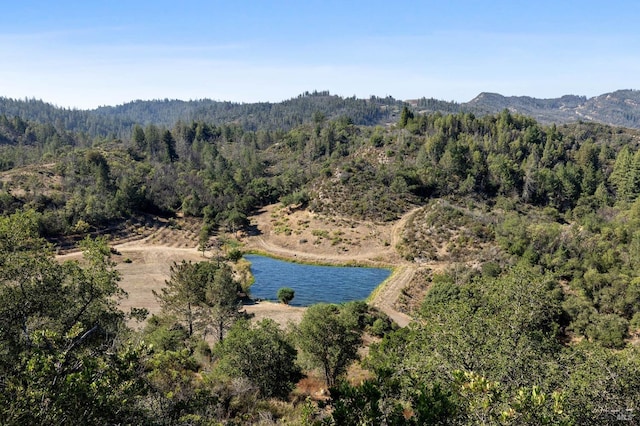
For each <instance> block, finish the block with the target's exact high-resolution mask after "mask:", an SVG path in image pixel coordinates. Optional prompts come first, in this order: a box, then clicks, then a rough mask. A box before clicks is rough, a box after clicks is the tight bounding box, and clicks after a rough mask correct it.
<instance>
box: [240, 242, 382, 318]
mask: <svg viewBox="0 0 640 426" xmlns="http://www.w3.org/2000/svg"><path fill="white" fill-rule="evenodd" d="M244 257H245V259H247V260H248V261H249V262H251V272H252V273H253V276H254V277H255V283H254V284H253V285H252V286H251V290H250V292H251V297H252V298H254V299H256V298H260V299H263V300H273V301H277V300H278V298H277V296H276V295H277V293H278V290H279V289H280V288H282V287H290V288H292V289H293V290H294V291H295V297H294V298H293V300H292V301H291V305H293V306H309V305H313V304H314V303H321V302H325V303H342V302H349V301H352V300H363V299H366V298H367V297H368V296H369V294H370V293H371V292H372V291H373V289H375V288H376V287H377V286H378V285H379V284H380V283H381V282H382V281H384V280H385V279H387V277H388V276H389V275H390V274H391V271H390V270H388V269H381V268H359V267H341V266H340V267H337V266H316V265H302V264H299V263H291V262H284V261H282V260H277V259H272V258H270V257H265V256H258V255H255V254H249V255H245V256H244Z"/></svg>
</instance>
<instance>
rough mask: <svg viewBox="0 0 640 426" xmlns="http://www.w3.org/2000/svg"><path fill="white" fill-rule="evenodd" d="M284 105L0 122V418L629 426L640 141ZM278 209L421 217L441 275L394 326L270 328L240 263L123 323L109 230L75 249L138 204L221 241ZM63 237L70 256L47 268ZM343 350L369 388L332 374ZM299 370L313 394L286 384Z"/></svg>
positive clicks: (634, 408) (182, 277)
mask: <svg viewBox="0 0 640 426" xmlns="http://www.w3.org/2000/svg"><path fill="white" fill-rule="evenodd" d="M4 102H5V103H7V102H8V101H7V100H4ZM290 102H292V103H296V104H297V105H298V108H299V111H300V112H299V115H298V116H297V117H298V118H296V116H295V115H286V114H281V112H279V111H278V108H275V107H273V106H270V105H266V104H265V105H262V106H255V105H254V107H255V108H256V109H255V110H251V109H246V108H245V109H243V110H242V114H244V115H241V116H240V117H241V118H237V117H235V118H232V117H231V115H225V113H224V111H225V107H224V104H218V103H211V104H210V105H209V106H207V105H201V108H202V109H201V111H200V112H199V113H198V114H194V115H192V116H189V117H188V118H184V117H183V115H182V114H183V113H182V111H181V106H182V105H186V104H188V103H180V102H177V101H176V102H174V101H167V103H168V105H167V106H170V108H167V109H166V110H172V109H173V110H174V111H176V112H175V115H172V114H171V115H167V114H166V113H164V112H161V111H157V114H158V115H156V116H153V114H154V113H153V112H149V111H144V114H145V115H144V116H147V117H148V116H149V115H147V114H152V116H153V117H154V118H153V119H152V120H149V121H147V120H143V119H142V117H143V115H137V114H142V112H139V111H142V110H143V109H145V108H146V107H147V106H146V105H145V104H144V103H136V102H134V103H132V104H129V105H127V106H123V107H122V108H127V111H126V114H128V115H125V114H124V113H123V115H119V113H118V112H117V111H116V110H114V109H110V108H105V109H104V110H101V109H99V110H97V112H99V113H100V115H99V116H100V117H101V118H100V119H97V118H96V117H98V115H93V114H88V113H85V112H81V111H66V112H65V113H64V114H62V113H61V112H60V110H57V109H55V110H52V109H50V108H49V107H48V106H47V105H46V104H42V103H39V102H37V101H33V102H27V103H26V104H24V103H23V104H20V105H22V106H21V107H25V105H26V106H30V107H32V108H28V110H29V112H28V113H27V112H26V111H20V110H18V109H16V110H11V111H12V112H7V113H5V114H3V115H0V150H1V155H0V158H1V160H0V170H2V174H0V185H1V186H0V209H1V210H2V217H1V218H0V277H1V278H0V283H1V284H0V321H1V323H0V324H1V325H0V340H1V341H2V345H0V351H2V357H0V371H1V376H0V377H1V380H0V421H1V422H2V423H3V424H73V423H82V424H189V425H191V424H277V423H280V424H310V425H312V424H336V425H351V424H353V425H359V424H416V425H419V424H420V425H421V424H513V425H523V424H530V425H540V424H580V425H583V424H594V425H595V424H615V423H616V422H627V423H628V422H629V421H631V422H633V421H636V420H637V419H636V416H637V415H638V410H639V409H640V405H639V404H640V357H639V355H640V354H639V353H638V345H637V342H638V336H639V335H640V274H639V271H640V269H639V266H640V231H638V229H639V226H640V198H638V195H640V132H639V131H636V130H632V129H626V128H620V127H612V126H608V125H603V124H597V123H584V122H577V123H573V124H563V125H542V124H540V123H538V122H537V121H536V120H534V119H532V118H530V117H527V116H523V115H518V114H514V113H511V112H509V111H508V110H503V111H502V112H500V113H497V114H490V115H482V116H475V115H474V114H472V113H469V112H454V113H444V112H435V113H428V114H420V113H417V112H416V111H414V110H412V109H410V108H408V107H407V106H406V105H401V104H398V103H397V102H395V101H393V100H391V99H388V100H384V99H371V100H368V101H358V100H355V99H352V100H350V99H339V98H334V97H331V96H330V95H329V94H328V93H324V92H321V93H314V94H308V95H305V96H302V97H301V98H299V99H294V100H291V101H290ZM323 102H326V103H327V104H330V103H332V102H342V103H343V104H344V105H345V108H346V109H345V110H344V111H343V112H342V113H340V114H333V113H331V114H330V113H329V111H336V110H335V108H334V107H329V106H327V107H326V108H327V109H323V108H324V107H322V108H321V107H319V106H318V105H322V104H323ZM422 102H423V103H424V107H425V108H426V107H427V105H428V104H429V102H427V101H426V100H424V101H422ZM356 104H357V105H358V106H357V108H356V107H355V106H354V105H356ZM374 104H375V105H376V108H373V107H372V105H374ZM16 105H18V104H16ZM381 105H382V106H385V108H382V109H381ZM347 106H348V108H347ZM370 107H371V108H372V109H370ZM226 108H227V109H228V110H232V109H233V108H240V106H238V105H231V104H229V105H227V107H226ZM354 108H355V109H354ZM393 108H396V109H397V110H396V112H392V110H393ZM356 110H357V111H358V112H354V111H356ZM7 111H9V110H8V109H7ZM380 111H387V112H386V113H385V114H389V115H388V116H386V117H390V118H393V123H392V124H390V125H379V124H378V123H380V121H379V120H380V118H381V117H382V116H381V115H380V114H382V113H381V112H380ZM47 114H50V115H47ZM189 114H191V113H189ZM229 114H231V113H229ZM233 114H239V113H235V112H234V113H233ZM392 114H395V116H394V115H392ZM125 116H126V117H129V118H123V117H125ZM176 117H180V118H179V119H176ZM303 117H304V118H303ZM61 120H62V121H61ZM64 120H76V121H75V122H74V123H75V124H72V123H70V122H69V121H66V122H65V121H64ZM278 120H280V121H278ZM258 123H263V124H258ZM92 126H93V127H92ZM277 202H280V203H282V204H284V205H291V204H295V205H298V206H303V208H307V209H310V210H313V211H317V212H324V213H328V214H336V215H341V216H346V217H353V218H358V219H366V220H371V221H375V222H389V221H394V220H396V219H398V218H399V217H400V216H402V215H404V214H406V213H407V212H409V211H411V210H413V209H415V211H416V213H415V214H413V215H412V217H411V220H409V221H408V223H407V225H406V227H405V229H404V230H403V238H402V241H400V243H399V244H398V246H397V247H396V249H397V250H398V252H399V253H400V254H401V255H402V256H403V257H404V258H405V259H406V260H408V261H410V262H413V263H415V264H417V265H420V264H422V263H426V262H428V261H429V260H432V259H435V258H437V257H438V256H439V257H440V259H441V260H446V261H448V262H450V265H451V267H450V268H449V269H448V270H447V271H445V272H442V273H426V274H424V275H422V276H421V277H420V280H421V281H422V284H423V286H424V287H425V288H426V292H425V294H424V295H423V296H421V297H422V299H421V302H420V304H419V306H418V307H417V308H413V309H411V310H410V311H409V312H408V313H410V314H411V315H412V317H413V318H414V321H413V322H412V323H411V324H410V325H409V326H408V327H405V328H402V329H397V327H394V326H393V324H391V322H390V321H389V320H388V318H386V317H385V316H384V315H383V314H381V313H379V312H377V311H376V310H375V309H373V308H370V307H368V306H367V305H366V304H365V303H360V302H353V303H349V304H345V305H339V306H336V305H316V306H313V307H310V308H308V309H307V311H306V312H305V314H304V317H303V319H302V322H301V323H300V324H299V326H297V327H292V328H290V329H287V330H285V329H281V328H280V327H278V325H277V324H275V323H274V322H271V321H268V320H267V321H263V322H259V323H250V322H248V320H247V318H245V317H244V315H242V314H241V313H240V311H239V310H238V303H239V300H240V298H241V297H242V295H243V293H244V291H245V290H246V289H244V288H242V285H241V284H242V283H239V282H237V281H236V280H235V279H234V275H233V273H232V270H233V268H235V267H237V264H236V261H237V253H234V252H229V255H228V256H227V258H226V259H222V260H221V261H219V262H201V263H188V262H183V263H181V264H175V265H173V267H172V269H171V279H170V280H169V282H168V283H167V287H166V288H165V289H164V290H162V291H159V292H158V293H157V294H156V297H157V298H158V300H159V302H160V304H161V306H162V313H161V314H160V315H154V316H151V317H149V318H146V315H145V312H141V311H138V310H132V311H131V312H127V313H124V312H121V311H119V310H118V309H117V303H116V302H117V298H118V297H122V296H124V295H122V294H121V293H122V292H121V290H119V288H118V286H117V281H118V276H117V273H116V272H115V271H114V269H113V264H112V262H111V260H110V255H111V252H110V250H109V248H108V245H107V241H106V240H105V239H104V238H97V239H96V238H85V237H86V236H87V235H90V234H99V233H100V231H104V230H106V229H108V230H109V231H110V232H114V230H121V231H123V232H126V230H127V229H128V228H129V227H131V226H132V224H134V223H135V222H136V221H137V220H143V218H144V217H145V216H148V215H159V216H164V217H167V218H174V217H176V216H178V215H179V216H185V217H194V218H199V219H201V220H202V233H203V235H205V236H206V235H213V234H216V233H218V232H220V231H221V230H224V229H228V230H232V231H235V230H239V229H243V228H244V227H246V226H247V225H248V217H250V216H251V215H252V214H253V213H254V212H255V211H256V210H257V209H259V208H260V207H263V206H265V205H268V204H272V203H277ZM78 240H82V241H81V242H80V243H79V244H80V246H81V247H82V249H83V250H84V252H85V259H84V261H82V262H64V263H60V262H57V261H56V260H55V257H54V253H55V249H56V245H57V246H59V245H61V244H69V243H70V241H71V242H73V241H78ZM436 245H442V246H446V247H447V250H446V253H445V252H442V251H438V250H435V246H436ZM145 318H146V320H145ZM135 319H139V320H140V321H146V322H145V324H146V325H145V326H144V327H143V328H142V329H141V330H140V331H134V330H131V329H129V328H128V327H127V326H126V321H127V320H128V321H131V320H135ZM363 336H367V339H368V340H370V341H373V342H374V343H372V344H370V345H369V351H368V355H367V356H366V357H365V358H364V359H363V360H359V361H358V352H357V349H358V348H359V347H360V346H361V345H362V342H363ZM211 341H213V343H207V342H211ZM354 361H355V362H359V363H360V366H361V368H363V369H366V370H367V371H368V372H369V376H368V377H369V378H368V379H367V380H364V381H362V382H361V383H349V382H348V381H346V380H344V378H345V372H346V370H347V368H348V367H349V365H351V364H352V363H353V362H354ZM314 368H316V369H318V370H319V371H321V373H322V376H323V377H324V379H325V381H326V384H327V386H328V387H330V393H329V395H330V396H329V398H328V399H327V400H326V401H325V402H324V403H317V402H315V401H312V400H309V399H301V398H299V395H298V394H296V393H295V391H294V392H293V393H292V391H293V390H294V389H295V385H296V383H297V382H298V381H299V379H300V378H301V377H302V376H303V375H304V374H305V372H307V371H310V370H311V369H314ZM79 407H82V408H81V409H80V408H79Z"/></svg>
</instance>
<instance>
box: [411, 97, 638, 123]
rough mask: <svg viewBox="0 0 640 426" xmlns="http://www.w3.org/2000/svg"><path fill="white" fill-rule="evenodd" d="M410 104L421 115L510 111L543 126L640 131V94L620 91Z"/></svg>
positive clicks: (431, 100)
mask: <svg viewBox="0 0 640 426" xmlns="http://www.w3.org/2000/svg"><path fill="white" fill-rule="evenodd" d="M407 102H408V103H409V104H411V105H413V106H414V108H415V109H416V110H418V111H422V112H430V111H434V112H435V111H443V112H444V111H447V110H448V111H452V112H453V111H455V112H472V113H474V114H477V115H482V114H494V113H497V112H500V111H502V110H504V109H508V110H509V111H511V112H514V113H518V114H522V115H527V116H530V117H533V118H535V119H536V120H538V121H539V122H541V123H544V124H551V123H558V124H560V123H570V122H576V121H595V122H598V123H603V124H610V125H614V126H622V127H630V128H636V129H637V128H640V91H639V90H617V91H615V92H612V93H605V94H603V95H600V96H595V97H593V98H587V97H586V96H575V95H565V96H562V97H560V98H553V99H538V98H532V97H529V96H502V95H500V94H498V93H486V92H483V93H480V94H479V95H478V96H476V97H475V98H473V99H472V100H470V101H469V102H464V103H455V102H443V101H436V100H434V99H425V98H422V99H417V100H409V101H407ZM445 104H446V105H445Z"/></svg>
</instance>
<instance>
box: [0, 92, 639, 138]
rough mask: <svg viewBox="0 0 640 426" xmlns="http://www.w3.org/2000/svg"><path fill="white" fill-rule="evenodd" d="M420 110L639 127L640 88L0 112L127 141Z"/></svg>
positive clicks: (374, 120) (367, 121) (28, 102)
mask: <svg viewBox="0 0 640 426" xmlns="http://www.w3.org/2000/svg"><path fill="white" fill-rule="evenodd" d="M405 105H409V106H411V107H412V109H414V110H415V111H417V112H422V113H429V112H441V113H444V114H447V113H458V112H470V113H473V114H476V115H485V114H495V113H498V112H500V111H502V110H504V109H508V110H509V111H511V112H514V113H518V114H522V115H526V116H530V117H533V118H535V119H536V120H538V121H539V122H540V123H543V124H551V123H557V124H563V123H570V122H577V121H593V122H599V123H603V124H610V125H615V126H621V127H628V128H636V129H638V128H640V91H638V90H618V91H615V92H612V93H605V94H603V95H600V96H595V97H593V98H587V97H586V96H576V95H565V96H562V97H560V98H553V99H538V98H533V97H529V96H503V95H500V94H497V93H486V92H483V93H480V94H479V95H478V96H476V97H475V98H474V99H472V100H471V101H469V102H463V103H458V102H448V101H442V100H437V99H433V98H421V99H414V100H407V101H401V100H396V99H394V98H392V97H391V96H387V97H385V98H380V97H375V96H371V97H370V98H369V99H357V98H355V97H347V98H344V97H341V96H337V95H331V94H330V93H329V92H328V91H320V92H318V91H314V92H312V93H309V92H305V93H303V94H301V95H300V96H298V97H296V98H292V99H290V100H287V101H283V102H278V103H270V102H258V103H247V104H244V103H234V102H224V101H213V100H210V99H202V100H191V101H181V100H169V99H164V100H152V101H141V100H138V101H133V102H129V103H126V104H123V105H118V106H104V107H99V108H96V109H93V110H78V109H68V108H60V107H56V106H54V105H51V104H49V103H46V102H43V101H41V100H35V99H24V100H16V99H11V98H4V97H0V115H4V116H6V117H20V118H21V119H24V120H28V121H35V122H38V123H43V124H50V125H53V126H55V128H56V129H58V130H62V129H64V130H67V131H73V132H80V133H83V134H85V135H88V136H91V137H95V136H100V137H105V136H113V137H120V138H126V137H129V136H130V135H131V129H132V128H133V126H134V125H135V124H140V125H143V126H144V125H147V124H154V125H158V126H164V127H167V128H171V127H173V126H174V125H175V124H176V122H178V121H183V122H190V121H192V120H195V121H206V122H209V123H211V124H214V125H221V124H229V123H235V124H238V125H241V126H242V127H243V128H245V129H246V130H275V129H279V130H289V129H291V128H293V127H296V126H299V125H300V124H303V123H309V122H314V121H318V120H327V119H328V120H331V119H336V118H340V117H347V118H348V119H350V120H351V121H352V122H353V123H354V124H361V125H378V124H382V125H384V124H389V123H394V122H396V121H397V120H398V113H399V112H400V110H401V109H402V107H403V106H405Z"/></svg>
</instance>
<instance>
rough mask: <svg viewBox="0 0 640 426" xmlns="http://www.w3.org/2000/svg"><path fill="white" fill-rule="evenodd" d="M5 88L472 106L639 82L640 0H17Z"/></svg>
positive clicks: (8, 29) (83, 100)
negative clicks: (324, 96)
mask: <svg viewBox="0 0 640 426" xmlns="http://www.w3.org/2000/svg"><path fill="white" fill-rule="evenodd" d="M1 9H2V11H1V13H0V96H1V97H9V98H14V99H24V98H35V99H42V100H44V101H46V102H50V103H52V104H54V105H57V106H61V107H67V108H80V109H89V108H96V107H98V106H102V105H119V104H123V103H126V102H130V101H133V100H138V99H142V100H149V99H182V100H191V99H204V98H208V99H214V100H221V101H234V102H263V101H269V102H279V101H282V100H286V99H290V98H293V97H296V96H298V95H299V94H301V93H303V92H305V91H313V90H318V91H320V90H329V91H330V92H331V93H332V94H337V95H341V96H356V97H358V98H368V97H370V96H372V95H375V96H381V97H384V96H393V97H394V98H396V99H415V98H421V97H427V98H436V99H442V100H447V101H451V100H453V101H458V102H466V101H469V100H471V99H473V98H474V97H475V96H477V95H478V94H479V93H481V92H496V93H500V94H503V95H505V96H534V97H538V98H554V97H559V96H562V95H565V94H574V95H583V96H587V97H592V96H597V95H600V94H603V93H607V92H612V91H615V90H617V89H640V25H639V24H638V22H640V2H638V1H636V0H632V1H631V0H630V1H620V0H610V1H602V0H598V1H592V0H581V1H573V0H553V1H548V0H538V1H530V0H526V1H524V0H510V1H503V0H492V1H488V0H482V1H481V0H439V1H431V0H424V1H415V0H405V1H401V2H393V1H391V0H388V1H378V0H368V1H360V0H353V1H349V0H340V1H334V0H324V1H321V0H300V1H284V0H283V1H268V0H263V1H243V0H235V1H229V0H226V1H217V0H210V1H206V0H182V1H165V0H154V1H146V0H145V1H137V0H127V1H120V0H110V1H107V0H102V1H99V0H95V1H93V0H82V1H67V0H56V1H51V0H45V1H32V0H21V1H12V2H7V3H6V4H4V5H2V8H1Z"/></svg>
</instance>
